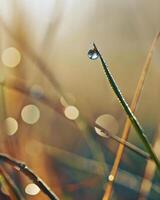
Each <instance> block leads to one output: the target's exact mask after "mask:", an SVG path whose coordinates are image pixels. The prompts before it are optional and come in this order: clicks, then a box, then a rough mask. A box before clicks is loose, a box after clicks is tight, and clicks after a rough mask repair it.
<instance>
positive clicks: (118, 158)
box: [103, 32, 160, 200]
mask: <svg viewBox="0 0 160 200" xmlns="http://www.w3.org/2000/svg"><path fill="white" fill-rule="evenodd" d="M159 37H160V32H159V33H157V34H156V36H155V38H154V40H153V42H152V45H151V47H150V49H149V52H148V55H147V58H146V61H145V64H144V66H143V69H142V73H141V75H140V79H139V81H138V84H137V88H136V90H135V94H134V97H133V100H132V103H131V106H130V108H131V110H132V112H133V113H134V112H135V110H136V107H137V104H138V102H139V99H140V95H141V92H142V89H143V84H144V80H145V78H146V75H147V72H148V68H149V66H150V63H151V60H152V55H153V50H154V48H155V45H156V43H157V40H158V39H159ZM130 128H131V122H130V120H129V119H128V118H127V120H126V123H125V126H124V130H123V134H122V139H123V140H127V139H128V136H129V131H130ZM124 148H125V146H124V145H123V144H120V145H119V147H118V150H117V154H116V158H115V162H114V164H113V167H112V170H111V173H110V175H111V176H112V179H111V180H109V182H108V184H107V186H106V189H105V194H104V196H103V200H109V199H110V197H111V194H112V189H113V183H114V181H115V178H116V175H117V172H118V167H119V164H120V161H121V158H122V155H123V152H124Z"/></svg>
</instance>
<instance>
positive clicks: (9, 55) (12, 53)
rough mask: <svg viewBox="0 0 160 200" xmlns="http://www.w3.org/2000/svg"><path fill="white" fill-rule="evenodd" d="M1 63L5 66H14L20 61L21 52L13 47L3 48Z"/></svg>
mask: <svg viewBox="0 0 160 200" xmlns="http://www.w3.org/2000/svg"><path fill="white" fill-rule="evenodd" d="M1 59H2V63H3V64H4V65H5V66H7V67H11V68H13V67H16V66H17V65H18V64H19V63H20V61H21V54H20V52H19V51H18V50H17V49H16V48H15V47H9V48H7V49H5V50H4V51H3V53H2V56H1Z"/></svg>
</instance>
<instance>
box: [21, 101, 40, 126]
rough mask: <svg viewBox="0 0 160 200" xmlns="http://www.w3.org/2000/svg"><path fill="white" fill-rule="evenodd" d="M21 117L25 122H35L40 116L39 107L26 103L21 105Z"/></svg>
mask: <svg viewBox="0 0 160 200" xmlns="http://www.w3.org/2000/svg"><path fill="white" fill-rule="evenodd" d="M21 117H22V119H23V121H24V122H26V123H27V124H35V123H36V122H37V121H38V120H39V118H40V111H39V108H38V107H37V106H35V105H32V104H30V105H26V106H24V107H23V109H22V112H21Z"/></svg>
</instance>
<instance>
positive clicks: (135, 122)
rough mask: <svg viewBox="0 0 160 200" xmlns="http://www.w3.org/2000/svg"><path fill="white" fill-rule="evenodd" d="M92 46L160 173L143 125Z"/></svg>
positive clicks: (159, 167)
mask: <svg viewBox="0 0 160 200" xmlns="http://www.w3.org/2000/svg"><path fill="white" fill-rule="evenodd" d="M93 46H94V49H95V51H96V52H97V54H98V56H99V58H100V60H101V63H102V66H103V69H104V71H105V74H106V76H107V79H108V80H109V82H110V85H111V87H112V89H113V91H114V93H115V94H116V96H117V97H118V99H119V101H120V103H121V105H122V107H123V109H124V110H125V112H126V114H127V115H128V117H129V119H130V120H131V123H132V125H133V126H134V128H135V130H136V132H137V133H138V135H139V137H140V139H141V140H142V142H143V144H144V146H145V147H146V150H147V151H148V153H149V154H150V156H151V158H152V160H153V161H154V162H155V164H156V166H157V169H158V171H159V174H160V162H159V160H158V158H157V156H156V154H155V153H154V151H153V149H152V146H151V144H150V142H149V140H148V139H147V137H146V135H145V133H144V129H143V127H142V126H141V125H140V123H139V121H138V119H137V118H136V116H135V115H134V114H133V112H132V111H131V109H130V107H129V106H128V104H127V102H126V100H125V98H124V97H123V95H122V93H121V91H120V89H119V87H118V85H117V84H116V82H115V80H114V78H113V76H112V74H111V72H110V70H109V66H108V64H106V63H105V61H104V59H103V57H102V55H101V53H100V52H99V50H98V49H97V47H96V45H95V44H93Z"/></svg>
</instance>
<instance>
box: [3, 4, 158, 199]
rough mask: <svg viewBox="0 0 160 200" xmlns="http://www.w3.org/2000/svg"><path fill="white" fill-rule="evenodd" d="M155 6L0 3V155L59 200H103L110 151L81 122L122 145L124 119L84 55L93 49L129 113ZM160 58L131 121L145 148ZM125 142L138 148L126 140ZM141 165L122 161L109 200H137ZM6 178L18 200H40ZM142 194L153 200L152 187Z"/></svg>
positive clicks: (154, 125)
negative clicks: (97, 126) (23, 166)
mask: <svg viewBox="0 0 160 200" xmlns="http://www.w3.org/2000/svg"><path fill="white" fill-rule="evenodd" d="M159 6H160V2H159V1H158V0H157V1H154V2H151V1H149V0H143V1H134V2H133V1H130V0H121V1H120V2H117V1H109V0H108V1H105V0H102V1H97V0H88V1H83V0H81V1H80V0H76V1H73V0H66V1H62V0H61V1H55V0H47V1H42V0H35V1H31V0H23V1H22V0H21V1H20V0H19V1H18V0H14V1H11V0H1V2H0V14H1V15H0V41H1V42H0V54H1V60H0V62H1V73H0V80H1V86H0V97H1V98H0V114H1V115H0V119H1V123H0V125H1V146H0V149H1V152H6V153H9V154H10V155H12V156H14V157H16V158H18V159H21V160H23V161H25V162H26V163H27V164H28V165H29V166H30V167H32V168H33V169H34V171H36V172H37V174H39V175H40V176H41V177H42V178H43V179H44V180H45V181H46V182H47V183H48V185H50V186H51V188H52V189H53V190H54V191H55V192H56V194H57V195H58V196H59V197H60V199H64V200H69V199H75V200H79V199H84V200H85V199H86V200H88V199H92V200H94V199H95V200H99V199H101V198H102V196H103V193H104V188H105V185H106V183H107V176H108V174H109V170H110V169H111V166H112V164H113V161H114V158H115V152H116V149H117V144H115V142H113V141H111V140H110V139H108V140H104V139H103V138H100V137H99V136H98V135H97V134H96V133H95V130H94V128H91V127H90V126H89V123H88V121H95V120H96V119H97V118H98V117H99V116H101V115H103V114H107V115H105V119H103V120H104V121H105V122H103V125H105V128H106V129H107V130H109V131H110V132H113V133H116V134H117V135H119V136H121V132H122V130H123V126H124V122H125V119H126V115H125V114H124V112H123V110H122V109H121V107H120V105H119V102H118V101H117V99H116V98H115V96H114V95H113V92H112V91H111V89H110V87H109V84H108V85H107V84H106V81H105V77H104V74H103V71H102V69H101V67H100V65H99V63H98V62H91V61H90V60H89V59H88V57H87V52H88V49H89V48H90V47H91V46H92V42H93V41H94V42H96V44H97V45H98V46H99V48H100V49H101V51H102V52H103V55H104V57H105V58H106V60H107V61H108V63H109V64H110V65H111V70H112V72H113V74H114V76H115V79H116V81H117V82H118V84H119V87H120V88H121V90H122V92H123V94H124V96H125V97H126V99H127V101H128V102H129V103H130V102H131V99H132V96H133V93H134V90H135V87H136V84H137V81H138V78H139V74H140V72H141V69H142V65H143V63H144V60H145V56H146V54H147V51H148V48H149V47H150V44H151V42H152V40H153V37H154V35H155V33H156V32H157V31H159V30H160V24H159V19H160V12H159ZM159 51H160V47H159V44H158V45H157V47H156V51H155V52H154V57H153V60H152V63H151V67H150V70H149V73H148V76H147V80H146V82H145V87H144V90H143V93H142V98H141V100H140V104H139V106H138V109H137V112H136V116H137V117H138V118H139V120H140V121H141V123H142V124H143V126H144V128H145V130H146V131H147V133H149V134H150V135H148V137H149V138H150V140H151V141H153V139H154V138H156V136H157V135H158V132H159V129H158V127H159V117H160V116H159V99H160V92H159V72H160V69H159V64H160V61H159V53H160V52H159ZM63 116H65V117H63ZM6 119H7V120H6ZM15 120H16V121H15ZM103 120H102V121H103ZM101 123H102V122H101ZM129 140H130V141H131V142H132V143H135V144H136V145H137V146H139V147H141V148H143V146H142V144H141V142H140V140H139V138H137V135H136V134H135V132H134V130H132V131H131V133H130V138H129ZM145 164H146V161H145V160H143V159H142V158H141V157H139V156H137V155H135V154H134V153H133V152H131V151H130V150H126V151H125V154H124V156H123V160H122V162H121V166H120V169H119V175H118V179H117V181H116V184H115V187H114V192H113V196H112V199H113V200H121V199H126V200H127V199H128V200H132V199H133V200H135V199H138V198H139V191H140V188H141V187H142V186H141V182H143V181H142V179H143V176H144V171H145ZM152 170H153V171H154V170H155V169H152ZM153 174H154V173H153ZM10 175H11V176H12V178H13V180H15V182H16V184H17V185H18V187H19V188H20V189H21V190H22V192H23V193H24V195H26V199H42V198H43V199H44V200H45V199H47V198H46V197H44V196H43V194H41V193H39V191H38V190H37V193H38V194H37V193H36V192H35V194H36V195H35V196H34V197H32V196H31V195H29V194H28V195H27V194H26V193H29V192H25V191H26V190H27V189H26V190H25V188H26V186H28V184H29V183H30V182H29V181H28V180H26V179H25V178H24V177H21V176H20V177H19V176H16V175H15V173H14V172H13V171H10ZM146 185H147V186H146V188H147V189H146V191H150V192H149V194H148V196H147V199H157V198H158V196H159V189H160V188H159V182H158V180H157V179H156V177H155V178H153V180H151V182H150V180H149V181H148V182H147V183H146ZM31 186H32V187H31V189H32V190H33V187H34V186H33V185H31ZM149 186H152V189H151V190H150V187H149ZM148 188H149V189H148ZM146 193H147V192H146ZM31 194H33V191H32V192H31Z"/></svg>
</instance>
